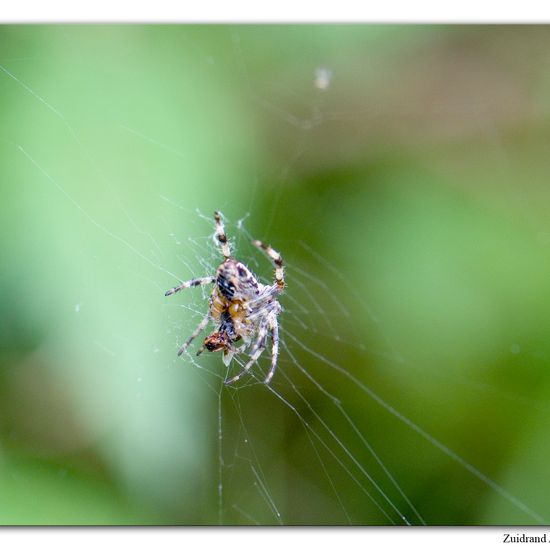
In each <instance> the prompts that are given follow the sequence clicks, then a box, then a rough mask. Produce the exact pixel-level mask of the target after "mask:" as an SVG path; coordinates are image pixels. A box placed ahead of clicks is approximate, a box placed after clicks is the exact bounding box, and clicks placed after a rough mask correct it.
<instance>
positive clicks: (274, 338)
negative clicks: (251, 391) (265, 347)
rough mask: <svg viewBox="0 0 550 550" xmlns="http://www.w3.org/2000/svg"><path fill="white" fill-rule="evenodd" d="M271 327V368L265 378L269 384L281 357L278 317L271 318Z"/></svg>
mask: <svg viewBox="0 0 550 550" xmlns="http://www.w3.org/2000/svg"><path fill="white" fill-rule="evenodd" d="M269 328H270V329H271V368H270V369H269V372H268V373H267V376H266V378H265V383H266V384H269V382H271V379H272V378H273V374H275V369H276V368H277V358H278V357H279V323H277V318H274V319H272V320H271V323H270V326H269Z"/></svg>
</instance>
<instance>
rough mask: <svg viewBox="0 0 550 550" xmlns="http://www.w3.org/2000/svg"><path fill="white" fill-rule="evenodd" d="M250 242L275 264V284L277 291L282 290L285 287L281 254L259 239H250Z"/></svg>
mask: <svg viewBox="0 0 550 550" xmlns="http://www.w3.org/2000/svg"><path fill="white" fill-rule="evenodd" d="M252 244H253V245H254V246H256V247H257V248H260V249H261V250H263V251H264V252H265V253H266V254H267V256H268V258H269V259H270V260H271V261H272V262H273V264H274V265H275V284H276V285H277V288H278V289H279V291H282V290H283V289H284V288H285V270H284V264H283V258H282V256H281V255H280V254H279V253H278V252H277V251H276V250H274V249H273V248H271V246H270V245H268V244H265V243H263V242H261V241H252Z"/></svg>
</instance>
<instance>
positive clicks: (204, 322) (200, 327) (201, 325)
mask: <svg viewBox="0 0 550 550" xmlns="http://www.w3.org/2000/svg"><path fill="white" fill-rule="evenodd" d="M209 320H210V314H208V315H206V316H205V317H204V319H203V320H202V321H201V322H200V323H199V325H198V326H197V328H196V329H195V330H194V331H193V334H191V336H189V338H188V339H187V342H185V344H183V346H181V348H180V349H179V351H178V355H181V354H182V353H183V352H184V351H185V350H186V349H187V348H188V347H189V345H190V344H191V342H192V341H193V340H194V339H195V338H196V337H197V336H198V335H199V334H200V333H201V332H202V331H203V330H204V329H205V328H206V325H207V324H208V321H209ZM201 350H202V348H201V349H200V350H199V353H200V351H201Z"/></svg>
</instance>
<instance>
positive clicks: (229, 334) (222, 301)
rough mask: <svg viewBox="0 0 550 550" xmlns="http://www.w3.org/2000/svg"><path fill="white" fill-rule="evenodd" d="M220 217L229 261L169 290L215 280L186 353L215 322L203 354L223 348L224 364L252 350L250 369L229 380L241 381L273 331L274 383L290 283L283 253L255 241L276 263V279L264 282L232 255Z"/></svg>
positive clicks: (222, 241) (220, 232) (219, 237)
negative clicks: (282, 297)
mask: <svg viewBox="0 0 550 550" xmlns="http://www.w3.org/2000/svg"><path fill="white" fill-rule="evenodd" d="M214 219H215V221H216V238H217V241H218V243H219V245H220V248H221V251H222V254H223V256H224V261H223V262H222V263H221V264H220V266H219V267H218V269H217V270H216V275H214V276H209V277H202V278H200V279H192V280H190V281H186V282H184V283H181V284H180V285H178V286H176V287H174V288H172V289H170V290H169V291H167V292H166V296H170V295H171V294H175V293H176V292H179V291H180V290H182V289H184V288H189V287H192V286H199V285H205V284H211V283H215V285H214V288H213V290H212V294H211V295H210V305H209V308H208V313H207V314H206V316H205V317H204V319H203V320H202V321H201V322H200V323H199V326H198V327H197V328H196V329H195V331H194V332H193V334H191V336H190V337H189V338H188V339H187V341H186V342H185V344H183V346H182V347H181V348H180V350H179V352H178V355H181V354H182V353H183V352H184V351H185V350H186V349H187V348H188V347H189V345H190V344H191V342H192V341H193V340H194V339H195V338H196V337H197V336H198V335H199V334H200V333H201V332H202V331H203V330H204V329H205V328H206V325H207V324H208V323H209V322H210V321H213V322H214V323H215V324H216V325H217V327H218V328H217V330H216V331H214V332H212V333H211V334H210V335H209V336H207V337H206V338H205V339H204V342H203V346H202V347H201V348H200V349H199V351H198V352H197V355H199V354H200V353H202V352H203V351H204V350H205V349H206V350H207V351H223V358H224V363H225V364H226V365H229V363H230V362H231V359H232V357H233V355H234V354H235V353H237V352H244V351H248V354H249V360H248V362H247V363H246V365H245V367H244V369H243V370H242V371H241V372H240V373H239V374H237V375H236V376H234V377H233V378H231V379H230V380H227V381H226V384H230V383H232V382H236V381H237V380H239V379H240V378H241V377H242V376H243V374H245V373H246V372H248V371H249V370H250V368H251V367H252V365H253V364H254V363H255V362H256V361H257V360H258V358H259V357H260V355H261V354H262V352H263V351H264V350H265V348H266V345H267V336H268V333H270V334H271V341H272V347H271V368H270V369H269V373H268V375H267V377H266V379H265V382H266V383H268V382H269V381H270V380H271V378H272V377H273V374H274V372H275V368H276V367H277V357H278V354H279V325H278V322H277V315H278V314H279V313H280V311H281V306H280V304H279V302H278V301H277V296H278V295H279V294H280V293H281V292H282V291H283V289H284V288H285V280H284V269H283V260H282V258H281V255H280V254H279V253H278V252H276V251H275V250H273V248H271V247H270V246H269V245H266V244H264V243H262V242H260V241H252V244H254V246H256V247H258V248H260V249H261V250H263V251H264V252H265V253H266V254H267V256H268V257H269V258H270V259H271V261H272V262H273V264H274V265H275V281H274V283H273V284H271V285H264V284H262V283H260V282H259V281H258V279H257V278H256V277H255V276H254V274H253V273H252V272H251V271H250V270H249V269H248V267H246V266H245V265H244V264H243V263H242V262H239V261H237V260H235V259H234V258H232V257H231V250H230V247H229V243H228V241H227V237H226V235H225V230H224V227H223V221H222V217H221V214H220V213H219V212H215V213H214ZM240 340H243V341H244V345H242V346H240V347H237V346H235V343H236V342H239V341H240Z"/></svg>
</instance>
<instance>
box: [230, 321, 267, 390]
mask: <svg viewBox="0 0 550 550" xmlns="http://www.w3.org/2000/svg"><path fill="white" fill-rule="evenodd" d="M266 336H267V325H266V323H263V324H262V325H260V328H259V329H258V338H256V342H255V343H254V346H253V348H252V350H251V353H250V360H249V361H248V363H247V364H246V365H245V366H244V368H243V370H242V371H241V372H239V374H237V375H236V376H234V377H233V378H230V379H229V380H226V381H225V384H226V385H229V384H233V383H234V382H237V380H240V379H241V378H242V377H243V376H244V375H245V374H246V373H247V372H248V371H249V370H250V369H251V368H252V365H253V364H254V363H255V362H256V361H257V360H258V359H259V358H260V355H261V354H262V353H263V351H264V350H265V340H266Z"/></svg>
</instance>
